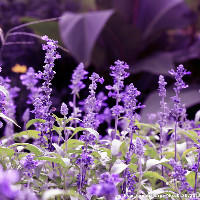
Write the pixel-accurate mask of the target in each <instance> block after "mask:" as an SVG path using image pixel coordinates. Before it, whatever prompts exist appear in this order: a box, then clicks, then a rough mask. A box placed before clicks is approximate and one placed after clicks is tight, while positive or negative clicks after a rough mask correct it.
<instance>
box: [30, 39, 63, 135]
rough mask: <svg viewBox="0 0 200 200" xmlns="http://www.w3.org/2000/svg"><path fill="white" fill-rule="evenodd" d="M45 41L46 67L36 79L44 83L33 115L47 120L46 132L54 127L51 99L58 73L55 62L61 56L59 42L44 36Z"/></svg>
mask: <svg viewBox="0 0 200 200" xmlns="http://www.w3.org/2000/svg"><path fill="white" fill-rule="evenodd" d="M42 39H43V40H45V41H46V43H47V44H43V46H42V49H43V50H45V51H46V54H45V61H44V63H45V65H44V66H43V68H44V71H43V72H39V73H38V74H36V77H37V78H39V79H42V80H43V81H44V82H43V84H42V87H41V91H40V94H39V95H38V97H37V98H35V99H34V104H33V105H34V107H35V109H34V110H33V113H34V114H35V118H40V119H45V120H46V123H45V126H44V128H43V129H44V130H43V131H45V132H47V131H49V130H50V129H51V127H52V121H53V120H52V116H51V113H52V112H53V109H50V108H51V105H52V102H51V100H50V97H51V92H52V88H51V81H52V79H53V77H54V74H55V73H56V72H55V71H53V67H54V65H55V64H54V61H55V60H56V59H58V58H60V55H59V54H58V53H57V51H56V49H57V43H58V42H57V41H54V40H52V39H49V38H48V36H43V37H42Z"/></svg>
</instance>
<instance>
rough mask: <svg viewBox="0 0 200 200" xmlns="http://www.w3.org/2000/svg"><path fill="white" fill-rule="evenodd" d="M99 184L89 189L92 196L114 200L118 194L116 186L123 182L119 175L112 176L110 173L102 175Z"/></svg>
mask: <svg viewBox="0 0 200 200" xmlns="http://www.w3.org/2000/svg"><path fill="white" fill-rule="evenodd" d="M100 178H101V180H100V183H99V184H96V185H92V186H90V187H89V188H88V193H89V194H90V195H96V196H98V197H105V198H106V200H114V199H115V197H116V196H117V194H118V190H117V187H116V185H117V184H118V183H119V182H121V180H122V179H121V178H120V177H119V175H118V174H112V175H110V174H109V173H108V172H106V173H103V174H101V176H100Z"/></svg>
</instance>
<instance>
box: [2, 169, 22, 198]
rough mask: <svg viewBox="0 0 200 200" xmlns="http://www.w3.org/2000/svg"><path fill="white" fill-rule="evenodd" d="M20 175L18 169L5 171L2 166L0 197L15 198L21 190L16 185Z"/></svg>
mask: <svg viewBox="0 0 200 200" xmlns="http://www.w3.org/2000/svg"><path fill="white" fill-rule="evenodd" d="M18 179H19V176H18V173H17V171H14V170H7V171H3V169H2V167H1V166H0V199H2V200H4V199H5V200H6V199H15V197H16V196H17V195H18V192H19V190H18V189H17V188H16V187H15V186H14V184H15V183H16V182H17V181H18Z"/></svg>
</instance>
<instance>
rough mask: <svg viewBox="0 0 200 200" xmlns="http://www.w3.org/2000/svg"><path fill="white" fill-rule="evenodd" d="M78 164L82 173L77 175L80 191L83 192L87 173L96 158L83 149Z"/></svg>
mask: <svg viewBox="0 0 200 200" xmlns="http://www.w3.org/2000/svg"><path fill="white" fill-rule="evenodd" d="M76 164H77V165H79V166H80V173H79V174H78V175H77V186H78V189H79V193H80V194H83V193H84V192H83V188H84V186H85V185H86V184H87V179H86V173H87V170H89V169H90V166H91V165H92V164H94V159H93V157H92V156H91V155H89V153H88V152H87V151H86V150H85V149H83V152H82V154H81V157H80V158H78V159H77V160H76Z"/></svg>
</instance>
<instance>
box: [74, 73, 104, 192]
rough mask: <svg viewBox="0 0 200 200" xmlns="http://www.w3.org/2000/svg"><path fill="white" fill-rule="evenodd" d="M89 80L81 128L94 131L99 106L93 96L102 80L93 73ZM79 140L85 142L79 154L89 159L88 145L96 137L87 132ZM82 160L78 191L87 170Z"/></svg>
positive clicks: (83, 181)
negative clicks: (88, 93)
mask: <svg viewBox="0 0 200 200" xmlns="http://www.w3.org/2000/svg"><path fill="white" fill-rule="evenodd" d="M89 79H90V80H91V81H92V83H91V84H90V85H89V89H90V91H89V92H90V95H89V96H88V97H87V99H86V100H85V105H84V109H85V116H84V118H83V127H84V128H92V129H96V128H97V125H98V122H97V119H96V115H97V113H96V110H97V107H98V106H99V102H98V101H97V100H96V97H95V94H96V89H97V83H101V84H103V82H104V79H103V78H101V77H100V76H99V75H98V74H97V73H93V74H92V75H91V76H90V78H89ZM80 139H81V140H83V141H84V142H85V147H83V152H82V154H81V157H82V159H83V158H90V157H91V156H90V155H89V153H90V152H88V151H87V147H88V144H93V143H94V141H95V140H96V136H95V135H94V134H91V133H89V132H87V131H84V133H83V135H81V137H80ZM82 159H81V163H80V166H81V169H80V174H79V175H78V184H79V190H81V188H82V187H83V184H84V183H85V175H86V171H87V168H86V167H85V164H84V162H82ZM82 165H83V166H82ZM80 178H81V179H80Z"/></svg>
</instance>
